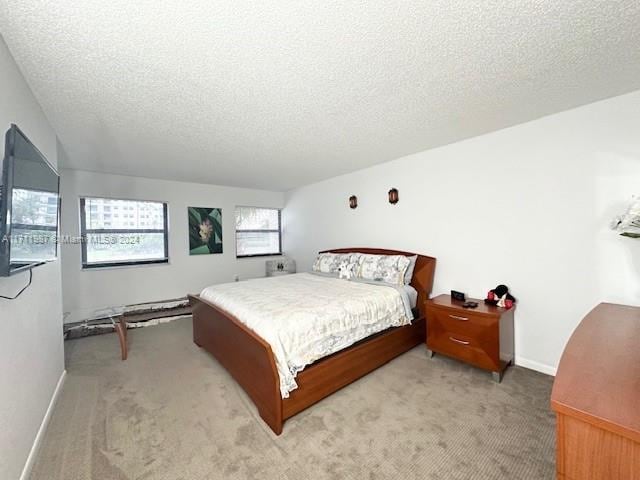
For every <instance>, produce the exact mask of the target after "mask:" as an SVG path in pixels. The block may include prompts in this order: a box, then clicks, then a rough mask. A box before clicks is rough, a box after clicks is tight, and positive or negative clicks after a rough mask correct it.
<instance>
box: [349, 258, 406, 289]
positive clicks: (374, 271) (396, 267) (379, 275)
mask: <svg viewBox="0 0 640 480" xmlns="http://www.w3.org/2000/svg"><path fill="white" fill-rule="evenodd" d="M410 263H411V261H410V260H409V258H408V257H405V256H404V255H362V259H361V260H360V269H359V271H358V276H359V277H360V278H363V279H365V280H375V281H379V282H385V283H391V284H394V285H403V284H404V277H405V273H406V272H407V268H409V264H410Z"/></svg>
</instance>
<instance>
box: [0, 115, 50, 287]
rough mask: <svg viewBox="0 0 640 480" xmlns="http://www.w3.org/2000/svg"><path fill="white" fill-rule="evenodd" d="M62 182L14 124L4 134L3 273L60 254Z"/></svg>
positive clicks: (0, 207)
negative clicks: (59, 213) (59, 219)
mask: <svg viewBox="0 0 640 480" xmlns="http://www.w3.org/2000/svg"><path fill="white" fill-rule="evenodd" d="M59 186H60V177H59V176H58V173H57V172H56V170H55V168H53V166H52V165H51V164H50V163H49V162H48V161H47V159H46V158H45V157H44V155H42V153H41V152H40V151H39V150H38V149H37V148H36V147H35V146H34V145H33V143H31V141H29V139H28V138H27V137H26V135H25V134H24V133H22V131H21V130H20V129H19V128H18V127H17V126H16V125H11V128H9V130H7V133H6V135H5V147H4V158H3V160H2V184H1V185H0V276H4V277H6V276H9V275H13V274H14V273H18V272H21V271H24V270H28V269H31V268H33V267H35V266H38V265H42V264H44V263H47V262H51V261H53V260H55V259H56V258H57V255H58V244H57V234H58V211H59V207H60V201H59V191H60V190H59Z"/></svg>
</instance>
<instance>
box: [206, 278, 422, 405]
mask: <svg viewBox="0 0 640 480" xmlns="http://www.w3.org/2000/svg"><path fill="white" fill-rule="evenodd" d="M200 296H201V297H202V298H203V299H204V300H207V301H209V302H211V303H213V304H215V305H217V306H219V307H221V308H222V309H224V310H226V311H227V312H229V313H230V314H232V315H233V316H234V317H236V318H237V319H238V320H240V321H241V322H242V323H243V324H245V325H246V326H247V327H249V328H250V329H252V330H253V331H254V332H256V333H257V334H258V335H259V336H260V337H262V338H263V339H264V340H266V341H267V342H268V343H269V345H271V349H272V351H273V354H274V355H275V357H276V365H277V368H278V373H279V376H280V393H281V395H282V397H283V398H287V397H288V396H289V392H291V391H292V390H294V389H296V388H297V387H298V385H297V384H296V381H295V377H296V375H297V373H298V372H299V371H301V370H302V369H303V368H304V367H305V366H306V365H309V364H311V363H313V362H314V361H316V360H318V359H320V358H323V357H326V356H327V355H330V354H332V353H335V352H337V351H339V350H342V349H343V348H346V347H348V346H350V345H353V344H354V343H356V342H358V341H359V340H362V339H364V338H366V337H368V336H370V335H373V334H374V333H377V332H380V331H382V330H385V329H387V328H389V327H393V326H401V325H406V324H408V323H410V322H411V320H412V319H413V316H412V315H411V311H410V308H408V306H409V300H408V297H407V294H406V292H405V290H404V289H403V288H402V287H393V286H388V285H374V284H371V283H364V282H356V281H347V280H341V279H338V278H335V277H327V276H321V275H315V274H311V273H298V274H294V275H284V276H280V277H270V278H260V279H255V280H247V281H244V282H235V283H225V284H221V285H213V286H211V287H207V288H205V289H204V290H203V291H202V293H201V294H200Z"/></svg>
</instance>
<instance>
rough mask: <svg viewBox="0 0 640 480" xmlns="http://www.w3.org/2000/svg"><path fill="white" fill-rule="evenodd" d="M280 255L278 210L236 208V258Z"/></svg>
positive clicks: (280, 242)
mask: <svg viewBox="0 0 640 480" xmlns="http://www.w3.org/2000/svg"><path fill="white" fill-rule="evenodd" d="M281 254H282V241H281V231H280V210H279V209H277V208H258V207H236V257H253V256H258V255H281Z"/></svg>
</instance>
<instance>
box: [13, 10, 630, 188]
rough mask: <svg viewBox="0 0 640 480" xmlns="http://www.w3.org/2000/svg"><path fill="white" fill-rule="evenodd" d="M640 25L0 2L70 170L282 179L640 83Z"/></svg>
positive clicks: (212, 179) (608, 20)
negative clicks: (65, 155)
mask: <svg viewBox="0 0 640 480" xmlns="http://www.w3.org/2000/svg"><path fill="white" fill-rule="evenodd" d="M638 25H640V1H638V0H620V1H596V0H566V1H563V0H555V1H544V0H529V1H525V0H520V1H502V0H493V1H472V0H458V1H451V0H441V1H427V0H424V1H412V2H409V1H392V0H370V1H364V0H361V1H348V0H347V1H345V0H324V1H314V2H301V1H299V0H295V1H284V0H277V1H271V2H256V1H239V0H233V1H220V0H193V1H180V0H137V1H132V0H110V1H108V2H106V1H104V0H82V1H78V0H50V1H35V0H33V1H28V0H20V1H17V0H16V1H10V0H0V33H2V35H3V36H4V38H5V40H6V42H7V45H8V46H9V48H10V50H11V52H12V53H13V55H14V56H15V59H16V61H17V63H18V65H19V66H20V68H21V69H22V71H23V73H24V75H25V77H26V79H27V81H28V82H29V84H30V85H31V87H32V89H33V91H34V93H35V95H36V97H37V98H38V100H39V101H40V103H41V105H42V107H43V109H44V111H45V113H46V114H47V116H48V118H49V120H50V121H51V123H52V125H53V127H54V129H55V130H56V132H57V133H58V135H59V137H60V141H61V143H62V145H63V146H64V148H65V150H66V153H67V156H68V158H66V159H64V160H63V163H64V166H65V167H68V168H79V169H85V170H95V171H102V172H110V173H119V174H127V175H136V176H145V177H157V178H168V179H176V180H185V181H197V182H204V183H216V184H225V185H238V186H246V187H259V188H266V189H271V190H286V189H290V188H293V187H296V186H299V185H303V184H307V183H311V182H314V181H317V180H320V179H323V178H328V177H331V176H335V175H338V174H342V173H346V172H349V171H353V170H357V169H359V168H362V167H366V166H369V165H373V164H376V163H380V162H383V161H386V160H390V159H393V158H397V157H399V156H402V155H406V154H409V153H413V152H417V151H421V150H425V149H428V148H432V147H436V146H439V145H444V144H447V143H451V142H454V141H458V140H461V139H463V138H467V137H471V136H474V135H479V134H482V133H485V132H488V131H492V130H496V129H499V128H503V127H506V126H509V125H514V124H517V123H521V122H524V121H528V120H532V119H534V118H538V117H540V116H543V115H546V114H549V113H554V112H558V111H561V110H565V109H567V108H571V107H574V106H577V105H581V104H585V103H589V102H592V101H595V100H599V99H602V98H606V97H610V96H614V95H617V94H621V93H626V92H629V91H632V90H636V89H638V88H640V28H639V27H638ZM516 160H517V159H514V161H516Z"/></svg>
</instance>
